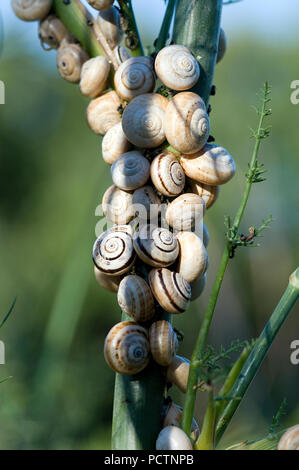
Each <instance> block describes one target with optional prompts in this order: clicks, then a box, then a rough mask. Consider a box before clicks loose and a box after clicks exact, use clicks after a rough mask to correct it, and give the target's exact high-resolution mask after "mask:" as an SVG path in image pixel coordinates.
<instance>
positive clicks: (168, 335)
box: [149, 320, 177, 366]
mask: <svg viewBox="0 0 299 470" xmlns="http://www.w3.org/2000/svg"><path fill="white" fill-rule="evenodd" d="M149 342H150V349H151V353H152V356H153V358H154V361H155V362H157V364H159V365H160V366H168V365H169V364H170V363H171V361H172V359H173V357H174V355H175V351H176V348H177V337H176V334H175V332H174V330H173V328H172V326H171V324H170V323H169V322H168V321H166V320H158V321H156V322H154V323H152V324H151V326H150V329H149Z"/></svg>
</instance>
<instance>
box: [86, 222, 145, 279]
mask: <svg viewBox="0 0 299 470" xmlns="http://www.w3.org/2000/svg"><path fill="white" fill-rule="evenodd" d="M92 257H93V262H94V264H95V266H96V267H97V268H98V269H99V270H100V271H102V272H103V273H105V274H107V275H108V276H109V275H110V276H117V275H120V274H123V273H126V272H127V271H129V270H130V269H131V267H132V266H133V264H134V262H135V258H136V255H135V252H134V248H133V240H132V229H131V227H130V226H129V225H117V226H115V227H112V228H110V229H109V230H106V232H104V233H102V235H100V236H99V237H98V238H97V240H96V241H95V243H94V246H93V250H92Z"/></svg>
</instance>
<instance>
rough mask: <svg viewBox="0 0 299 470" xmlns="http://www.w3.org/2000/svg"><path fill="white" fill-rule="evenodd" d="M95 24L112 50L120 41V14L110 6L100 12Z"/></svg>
mask: <svg viewBox="0 0 299 470" xmlns="http://www.w3.org/2000/svg"><path fill="white" fill-rule="evenodd" d="M97 23H98V25H99V27H100V29H101V31H102V33H103V34H104V36H105V38H106V39H107V42H108V44H109V46H110V47H111V48H112V49H113V48H114V47H115V46H117V44H118V43H119V42H120V41H121V38H122V29H121V26H120V14H119V12H118V10H117V9H116V8H115V7H113V6H111V7H109V8H106V9H105V10H102V11H100V13H99V16H98V18H97Z"/></svg>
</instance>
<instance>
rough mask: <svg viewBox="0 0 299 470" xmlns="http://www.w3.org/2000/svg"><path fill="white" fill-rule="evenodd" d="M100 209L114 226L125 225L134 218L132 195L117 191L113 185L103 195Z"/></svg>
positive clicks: (120, 190)
mask: <svg viewBox="0 0 299 470" xmlns="http://www.w3.org/2000/svg"><path fill="white" fill-rule="evenodd" d="M102 208H103V212H104V214H105V216H106V217H107V219H108V220H111V222H113V223H115V224H121V225H123V224H127V223H128V222H129V221H130V220H131V219H132V218H133V216H134V214H133V211H132V193H131V192H127V191H123V190H122V189H119V188H118V187H117V186H115V185H114V184H113V185H112V186H110V187H109V188H108V189H107V190H106V191H105V193H104V196H103V200H102Z"/></svg>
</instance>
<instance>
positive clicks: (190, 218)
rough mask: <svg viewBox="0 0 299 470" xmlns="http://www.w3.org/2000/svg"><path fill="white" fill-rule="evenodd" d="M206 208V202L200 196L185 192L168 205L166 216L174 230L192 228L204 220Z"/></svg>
mask: <svg viewBox="0 0 299 470" xmlns="http://www.w3.org/2000/svg"><path fill="white" fill-rule="evenodd" d="M205 210H206V204H205V202H204V200H203V199H202V198H201V197H200V196H197V195H196V194H193V193H185V194H181V196H178V197H177V198H176V199H174V200H173V201H172V202H171V203H170V204H169V205H168V207H167V209H166V212H165V217H166V221H167V223H168V224H169V225H170V226H171V227H173V228H174V230H178V231H181V230H190V229H192V228H193V227H194V226H195V225H196V224H197V223H199V222H200V221H201V220H202V218H203V215H204V213H205Z"/></svg>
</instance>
